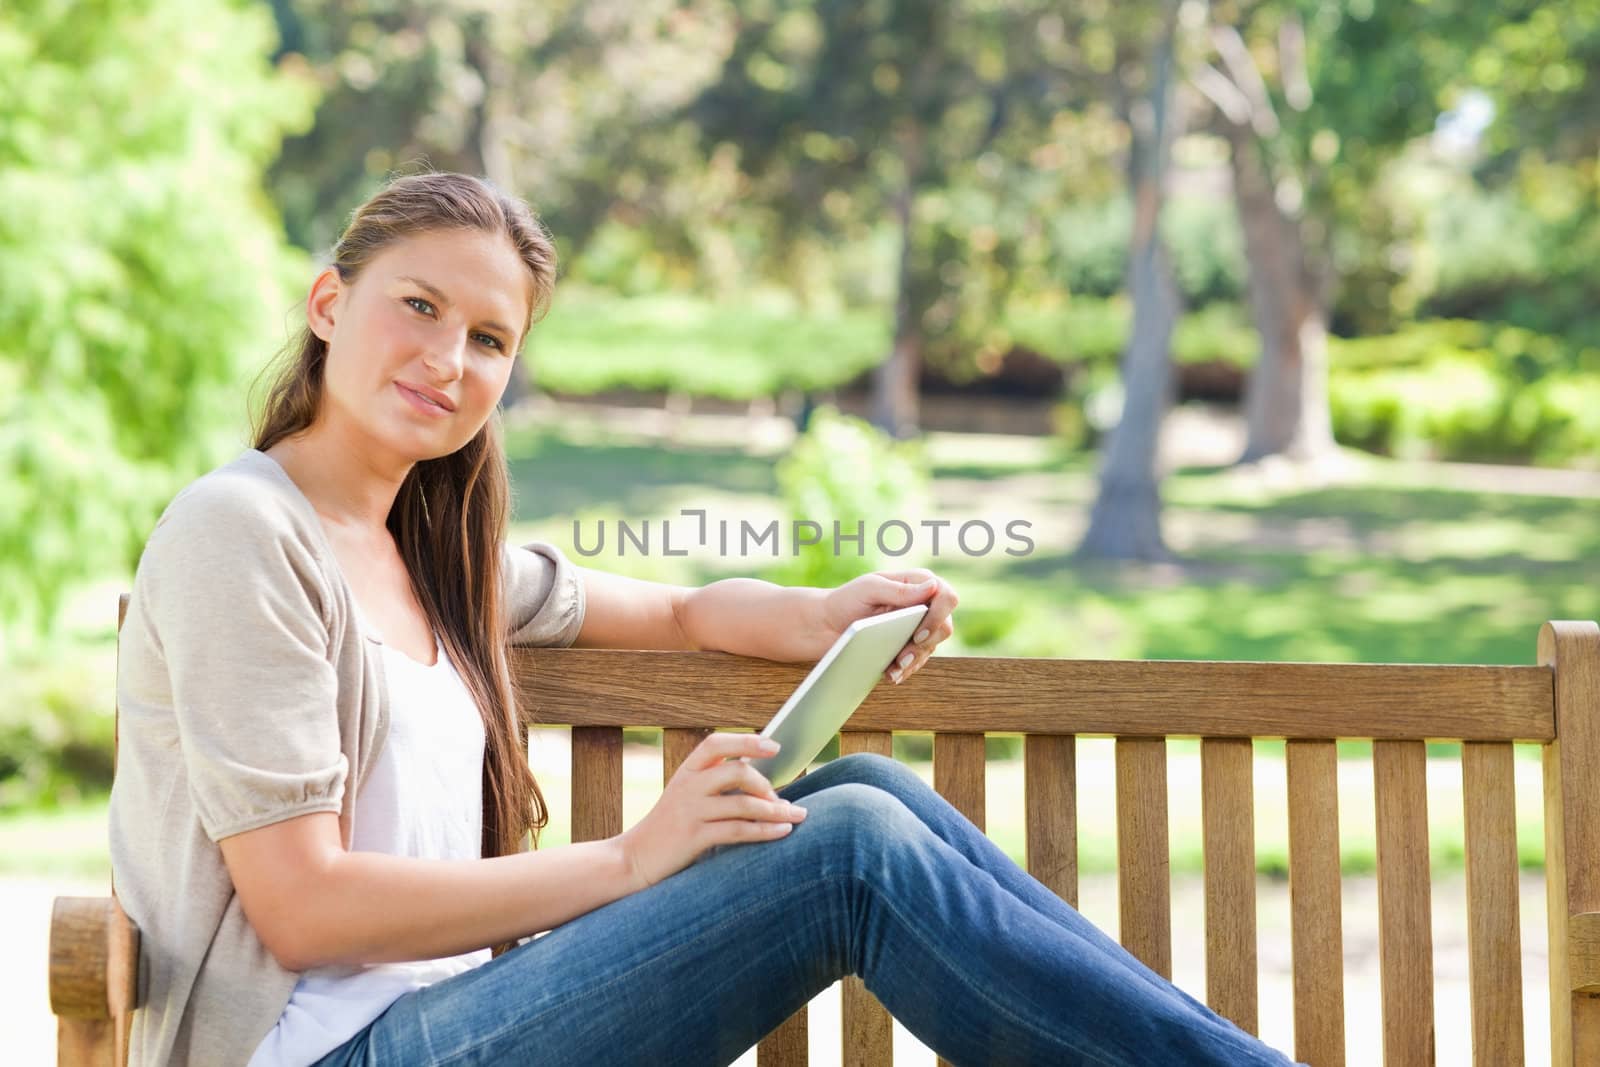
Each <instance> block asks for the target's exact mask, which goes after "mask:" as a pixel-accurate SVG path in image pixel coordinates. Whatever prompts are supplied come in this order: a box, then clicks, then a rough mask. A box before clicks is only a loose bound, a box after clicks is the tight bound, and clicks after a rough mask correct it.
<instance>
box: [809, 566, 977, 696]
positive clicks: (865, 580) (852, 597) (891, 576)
mask: <svg viewBox="0 0 1600 1067" xmlns="http://www.w3.org/2000/svg"><path fill="white" fill-rule="evenodd" d="M957 602H958V600H957V597H956V591H955V590H954V589H952V588H951V587H950V583H949V582H947V581H945V580H944V579H943V578H940V577H938V576H937V575H935V574H934V573H933V572H932V571H930V570H927V569H926V568H922V567H913V568H911V569H910V570H903V571H874V572H873V573H871V574H863V575H861V577H859V578H852V579H851V580H850V581H848V582H846V583H844V584H843V585H841V586H839V587H838V588H837V589H833V590H830V591H829V592H828V593H827V595H826V596H825V597H824V598H823V601H822V623H823V628H824V629H825V630H826V632H827V634H828V643H829V644H830V645H831V644H832V643H833V642H834V641H835V640H837V639H838V637H839V635H840V634H842V633H844V631H845V628H846V627H847V626H849V625H850V624H851V623H853V622H855V621H856V620H857V619H862V618H866V617H867V616H870V615H882V614H883V613H884V612H888V611H894V610H896V609H898V608H907V607H910V606H911V605H913V604H927V605H928V614H927V615H925V616H924V617H923V619H922V623H921V625H919V626H918V627H917V632H916V633H915V634H913V635H912V637H911V640H910V642H908V643H907V644H906V646H905V647H904V648H902V649H901V650H900V651H899V652H898V653H896V654H895V658H894V662H893V663H892V664H890V666H889V669H888V670H886V671H885V672H884V677H886V678H888V679H889V680H890V681H891V682H894V683H895V684H896V685H898V684H900V683H901V682H903V681H905V680H906V678H908V677H910V676H911V675H912V674H915V673H916V672H917V671H918V670H919V669H921V667H922V665H923V664H924V663H926V662H927V661H928V657H929V656H931V655H933V650H934V648H935V646H937V645H938V644H939V642H941V641H943V640H944V639H945V638H947V637H949V636H950V635H951V634H952V633H954V632H955V626H954V624H953V623H952V622H951V621H950V614H951V612H953V611H955V609H956V604H957Z"/></svg>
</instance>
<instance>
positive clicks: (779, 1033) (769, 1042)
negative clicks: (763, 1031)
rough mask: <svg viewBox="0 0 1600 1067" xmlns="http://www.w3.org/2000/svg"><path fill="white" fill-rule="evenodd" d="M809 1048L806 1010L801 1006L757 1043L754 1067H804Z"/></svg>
mask: <svg viewBox="0 0 1600 1067" xmlns="http://www.w3.org/2000/svg"><path fill="white" fill-rule="evenodd" d="M809 1048H810V1038H809V1036H808V1034H807V1026H806V1008H805V1005H804V1004H802V1005H801V1006H800V1010H799V1011H797V1012H795V1013H794V1014H793V1015H791V1016H789V1017H788V1018H787V1019H785V1020H783V1022H781V1023H779V1024H778V1028H777V1029H776V1030H774V1031H772V1033H770V1034H768V1035H767V1036H766V1037H764V1038H762V1039H761V1040H760V1042H759V1043H757V1045H756V1067H806V1063H807V1062H808V1053H807V1051H806V1050H807V1049H809Z"/></svg>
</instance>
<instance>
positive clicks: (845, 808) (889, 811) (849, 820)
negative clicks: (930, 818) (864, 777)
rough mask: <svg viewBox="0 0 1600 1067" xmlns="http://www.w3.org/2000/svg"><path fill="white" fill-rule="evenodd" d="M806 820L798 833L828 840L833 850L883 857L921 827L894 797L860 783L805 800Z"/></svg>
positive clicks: (841, 784)
mask: <svg viewBox="0 0 1600 1067" xmlns="http://www.w3.org/2000/svg"><path fill="white" fill-rule="evenodd" d="M799 803H800V805H801V806H802V807H804V808H805V809H806V818H805V821H804V822H803V823H801V824H800V825H799V826H798V827H796V830H797V831H810V832H811V833H813V834H815V835H817V836H818V837H822V838H826V839H827V840H826V842H825V847H827V848H829V849H831V850H840V851H854V852H857V853H859V854H863V855H868V856H875V855H880V854H881V853H882V851H883V849H884V848H885V847H886V846H887V845H888V844H891V843H897V842H903V841H905V840H906V839H907V836H908V833H909V832H910V831H911V830H912V829H914V827H919V826H920V825H921V824H920V822H919V821H918V820H917V817H916V816H915V815H913V814H912V813H911V811H910V809H908V808H907V807H906V806H905V804H903V803H901V801H900V799H899V798H898V797H896V796H895V795H894V794H893V793H891V792H888V791H886V790H884V789H880V788H878V787H877V786H876V785H873V784H870V783H868V782H860V781H842V782H837V783H834V784H832V785H829V786H828V787H826V788H824V789H819V790H817V791H816V792H815V793H812V794H811V795H810V796H808V797H805V798H804V799H802V800H801V801H800V802H799Z"/></svg>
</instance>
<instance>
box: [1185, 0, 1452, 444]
mask: <svg viewBox="0 0 1600 1067" xmlns="http://www.w3.org/2000/svg"><path fill="white" fill-rule="evenodd" d="M1212 16H1213V24H1212V27H1211V30H1210V34H1209V43H1210V46H1211V49H1212V54H1213V55H1214V57H1215V58H1216V60H1217V61H1218V64H1212V63H1208V62H1205V61H1201V62H1199V63H1197V64H1196V65H1195V67H1194V70H1193V73H1192V76H1191V81H1192V83H1193V84H1194V86H1195V87H1196V88H1198V89H1199V90H1200V91H1201V92H1202V93H1203V94H1204V95H1205V96H1206V97H1207V98H1208V99H1209V100H1210V101H1211V102H1212V104H1213V105H1215V111H1214V113H1213V115H1212V121H1213V128H1215V129H1216V130H1217V131H1218V132H1219V133H1220V134H1221V135H1222V137H1223V138H1224V139H1225V140H1226V141H1227V143H1228V146H1229V149H1230V151H1229V166H1230V170H1231V172H1232V176H1233V194H1234V204H1235V207H1236V209H1237V211H1238V215H1239V224H1240V228H1241V231H1242V232H1243V234H1244V239H1245V249H1246V259H1247V262H1248V264H1249V282H1248V294H1249V301H1250V309H1251V314H1252V316H1253V318H1254V320H1255V325H1256V330H1257V333H1258V334H1259V336H1260V339H1261V354H1260V358H1259V359H1258V360H1257V362H1256V366H1255V368H1254V370H1253V371H1252V373H1251V378H1250V384H1249V388H1248V390H1247V393H1246V405H1245V413H1246V426H1247V434H1246V443H1245V447H1244V452H1243V454H1242V456H1241V457H1240V458H1241V462H1252V461H1255V460H1259V459H1262V458H1264V457H1266V456H1272V455H1284V456H1287V457H1290V458H1292V459H1295V460H1300V461H1307V462H1315V461H1317V460H1319V459H1322V458H1324V457H1326V456H1328V455H1329V454H1330V453H1332V452H1333V450H1334V441H1333V429H1332V420H1331V418H1330V415H1329V410H1328V384H1327V378H1328V346H1327V337H1328V332H1329V319H1330V314H1331V309H1332V302H1333V298H1334V295H1335V292H1336V288H1337V282H1338V279H1339V275H1340V274H1341V271H1343V273H1345V274H1347V275H1348V274H1349V273H1350V272H1351V268H1352V263H1351V260H1353V259H1364V260H1367V261H1371V260H1374V259H1377V258H1379V257H1380V256H1381V255H1382V252H1381V249H1380V248H1379V247H1378V246H1381V245H1384V244H1386V243H1387V242H1388V241H1389V240H1390V238H1391V234H1390V233H1389V232H1388V228H1389V227H1388V220H1387V218H1386V217H1384V213H1383V206H1382V205H1381V204H1380V203H1377V202H1375V200H1374V198H1373V197H1372V195H1371V190H1372V188H1373V186H1374V185H1375V184H1376V183H1377V179H1378V176H1379V174H1380V172H1381V170H1382V168H1383V166H1384V165H1385V164H1386V163H1387V162H1388V161H1389V159H1391V158H1392V157H1393V155H1394V154H1395V153H1396V152H1397V151H1399V150H1400V149H1401V148H1402V147H1403V146H1404V145H1405V144H1407V143H1408V142H1409V141H1411V139H1413V138H1414V137H1416V136H1417V135H1418V134H1419V133H1421V132H1423V131H1425V130H1426V129H1428V128H1429V127H1430V126H1431V125H1432V123H1433V122H1434V119H1435V118H1436V116H1437V114H1438V111H1439V106H1438V101H1439V97H1440V95H1441V94H1442V93H1443V91H1444V87H1445V85H1446V84H1447V82H1448V80H1449V79H1450V78H1451V77H1453V76H1454V75H1455V74H1456V73H1457V71H1458V69H1459V63H1460V60H1461V58H1462V56H1463V50H1462V46H1463V44H1464V42H1465V41H1467V40H1470V38H1471V35H1472V33H1473V27H1475V26H1477V25H1478V22H1477V20H1476V19H1475V18H1474V17H1473V16H1472V10H1471V7H1470V5H1469V6H1467V7H1463V6H1461V5H1458V4H1456V3H1453V2H1451V0H1439V2H1437V3H1433V4H1382V5H1377V6H1376V7H1372V8H1367V9H1361V8H1357V7H1355V6H1351V7H1350V8H1348V9H1345V8H1343V7H1340V6H1331V5H1318V6H1312V5H1308V4H1306V3H1303V2H1300V0H1232V2H1229V0H1224V2H1222V3H1218V4H1216V5H1214V6H1213V8H1212ZM1341 242H1342V243H1343V244H1345V245H1346V246H1347V247H1349V248H1352V249H1353V251H1348V252H1346V254H1345V255H1344V257H1343V261H1342V262H1341V261H1340V259H1339V258H1337V257H1338V256H1339V245H1340V243H1341ZM1363 246H1364V247H1363Z"/></svg>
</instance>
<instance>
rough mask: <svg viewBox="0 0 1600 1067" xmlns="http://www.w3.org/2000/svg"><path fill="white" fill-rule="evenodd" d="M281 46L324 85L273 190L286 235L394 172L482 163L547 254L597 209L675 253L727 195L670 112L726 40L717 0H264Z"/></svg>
mask: <svg viewBox="0 0 1600 1067" xmlns="http://www.w3.org/2000/svg"><path fill="white" fill-rule="evenodd" d="M274 10H275V13H276V15H277V17H278V20H279V25H280V27H281V29H282V32H283V47H284V50H285V52H286V53H290V54H293V55H294V56H295V57H296V61H297V62H300V63H303V64H305V65H307V66H308V67H309V68H310V69H311V70H312V71H313V72H314V75H315V77H316V78H317V80H318V82H319V84H321V85H322V86H324V88H325V90H326V92H325V93H324V96H323V99H322V102H321V105H320V107H319V108H318V111H317V117H316V124H315V126H314V127H312V128H311V129H310V130H309V131H307V132H306V133H305V134H304V135H303V136H301V137H296V138H293V139H291V140H290V141H289V142H288V143H287V144H286V145H285V146H284V151H283V155H282V157H281V159H280V160H279V161H278V163H277V164H276V165H275V166H274V168H273V171H272V176H271V182H272V187H273V190H274V193H275V195H276V197H277V198H278V200H279V202H280V203H281V204H282V205H283V211H284V215H285V220H286V222H287V224H288V227H289V232H290V235H291V237H292V238H293V239H294V240H295V241H296V242H297V243H299V244H300V245H301V246H302V247H305V248H308V249H322V248H325V247H327V246H328V245H329V244H330V243H331V242H332V241H333V239H334V238H335V237H336V236H337V234H338V232H339V230H340V229H341V228H342V227H343V224H344V220H345V216H346V214H347V213H348V212H349V211H350V209H351V208H353V207H354V206H355V205H356V204H357V203H359V202H360V201H361V200H362V199H363V198H364V197H366V196H367V195H368V194H369V193H371V192H372V191H373V189H374V187H376V186H377V185H378V184H380V183H381V182H382V181H384V180H385V179H386V178H387V177H388V176H389V174H391V173H392V172H394V171H397V170H399V171H404V170H407V169H411V168H414V167H417V166H424V165H426V166H432V167H434V168H437V169H441V170H463V171H467V172H470V173H474V174H482V175H485V176H487V177H489V178H490V179H492V180H493V181H495V182H497V183H498V184H500V185H501V186H502V187H504V188H506V189H507V190H508V191H512V192H515V193H518V194H520V195H523V196H525V197H527V198H528V199H529V200H530V201H531V202H532V203H533V204H534V205H535V206H536V207H537V208H538V209H539V210H540V211H541V212H542V213H543V215H544V216H545V218H546V221H547V223H548V224H549V225H550V226H551V228H552V229H553V230H554V231H555V233H556V235H557V237H558V240H559V241H560V242H561V244H562V245H563V249H562V250H563V254H564V255H570V254H571V253H572V252H573V251H575V250H577V249H581V248H582V247H583V246H584V245H585V243H586V242H587V240H588V238H589V237H590V235H591V234H592V233H594V232H595V230H596V229H597V228H598V227H599V226H600V225H601V224H602V222H604V220H605V219H606V217H607V216H608V214H610V213H613V212H617V213H621V214H623V215H625V216H640V217H643V216H649V217H650V218H651V219H652V220H653V225H652V227H651V236H652V241H653V242H654V243H656V244H657V245H658V246H660V247H662V248H666V247H668V246H672V245H676V246H677V247H678V249H679V250H680V252H682V251H685V250H688V249H692V248H693V247H694V243H695V242H696V241H697V240H698V239H700V238H702V237H705V236H707V233H706V231H705V229H704V228H703V227H699V228H696V227H695V226H694V225H692V223H695V222H699V221H700V220H701V213H702V212H703V211H704V210H706V209H708V208H709V209H711V210H716V209H717V208H719V207H720V206H721V205H723V204H724V203H725V201H726V199H727V197H728V195H729V193H730V192H731V191H730V190H727V189H723V188H721V187H720V186H719V184H718V182H717V181H716V174H715V173H714V172H708V171H706V170H703V169H701V167H702V165H703V164H704V162H705V161H704V160H703V159H702V158H698V157H696V156H695V155H694V154H693V152H692V151H691V149H690V145H691V143H692V131H690V130H687V129H685V128H684V127H683V126H682V125H681V124H680V123H679V122H678V121H677V119H676V113H677V111H678V109H679V108H681V106H682V105H683V104H684V102H685V101H686V100H688V99H689V98H690V97H692V96H693V94H694V93H696V92H698V91H699V90H700V89H701V88H702V87H703V86H704V85H705V84H706V83H707V81H708V80H709V79H711V78H712V77H714V76H715V74H716V73H717V70H718V66H719V62H720V59H721V57H722V55H723V54H725V52H726V50H727V47H728V43H727V42H728V38H729V36H730V33H731V20H732V18H733V17H734V11H733V9H732V7H731V6H730V5H729V4H728V3H725V2H723V0H687V2H678V0H550V2H544V3H539V4H537V5H531V6H530V5H527V4H523V3H520V2H517V0H355V2H351V3H337V4H334V3H327V2H326V0H276V2H275V3H274Z"/></svg>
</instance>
